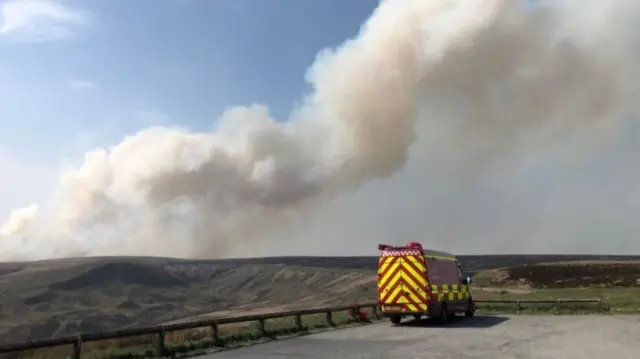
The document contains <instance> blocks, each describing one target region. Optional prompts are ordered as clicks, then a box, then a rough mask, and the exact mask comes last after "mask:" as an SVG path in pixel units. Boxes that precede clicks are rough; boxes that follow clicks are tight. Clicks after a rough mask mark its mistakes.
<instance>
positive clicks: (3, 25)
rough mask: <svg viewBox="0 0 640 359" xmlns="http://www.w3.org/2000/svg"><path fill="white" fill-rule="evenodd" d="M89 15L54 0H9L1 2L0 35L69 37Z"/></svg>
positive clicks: (18, 38) (48, 38)
mask: <svg viewBox="0 0 640 359" xmlns="http://www.w3.org/2000/svg"><path fill="white" fill-rule="evenodd" d="M87 23H88V15H87V14H86V13H85V12H83V11H80V10H77V9H72V8H70V7H68V6H65V5H63V4H62V3H60V2H58V1H54V0H9V1H5V2H3V3H2V4H0V37H4V38H6V39H8V40H10V41H15V42H51V41H60V40H66V39H69V38H71V37H72V36H73V35H74V34H75V33H76V30H77V29H78V28H79V27H82V26H85V25H87Z"/></svg>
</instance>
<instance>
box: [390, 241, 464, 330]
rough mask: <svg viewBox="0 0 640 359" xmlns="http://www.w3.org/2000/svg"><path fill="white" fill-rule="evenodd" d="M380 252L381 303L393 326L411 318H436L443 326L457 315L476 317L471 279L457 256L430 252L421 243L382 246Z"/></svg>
mask: <svg viewBox="0 0 640 359" xmlns="http://www.w3.org/2000/svg"><path fill="white" fill-rule="evenodd" d="M378 250H379V251H380V257H379V261H378V279H377V284H378V303H379V305H380V307H381V313H382V315H383V316H384V317H387V318H390V319H391V323H393V324H394V325H396V324H399V323H400V322H401V321H402V318H404V317H408V316H411V317H414V318H416V319H420V318H422V317H423V316H428V317H434V318H437V319H438V320H439V321H440V322H441V323H442V324H444V323H446V322H448V320H449V318H450V316H451V315H455V314H456V313H464V315H465V316H466V317H468V318H471V317H473V316H474V313H475V310H476V306H475V301H474V299H473V297H472V295H471V292H470V290H469V285H470V284H471V277H468V276H464V277H463V274H462V268H461V266H460V263H459V261H458V259H457V258H456V257H455V256H454V255H453V254H451V253H447V252H441V251H435V250H427V249H424V248H423V247H422V245H421V244H420V243H417V242H410V243H407V245H406V246H390V245H386V244H380V245H378Z"/></svg>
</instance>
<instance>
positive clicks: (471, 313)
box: [464, 300, 476, 318]
mask: <svg viewBox="0 0 640 359" xmlns="http://www.w3.org/2000/svg"><path fill="white" fill-rule="evenodd" d="M475 313H476V308H475V305H473V300H469V305H468V306H467V311H466V312H464V316H465V317H467V318H473V316H474V315H475Z"/></svg>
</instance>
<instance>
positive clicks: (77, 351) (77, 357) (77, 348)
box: [73, 333, 82, 359]
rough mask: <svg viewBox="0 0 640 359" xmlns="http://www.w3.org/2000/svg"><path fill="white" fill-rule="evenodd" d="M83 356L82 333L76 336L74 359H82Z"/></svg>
mask: <svg viewBox="0 0 640 359" xmlns="http://www.w3.org/2000/svg"><path fill="white" fill-rule="evenodd" d="M81 354H82V337H81V336H80V333H78V335H77V336H76V341H75V342H74V343H73V359H80V355H81Z"/></svg>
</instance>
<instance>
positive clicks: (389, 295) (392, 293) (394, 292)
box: [383, 286, 402, 303]
mask: <svg viewBox="0 0 640 359" xmlns="http://www.w3.org/2000/svg"><path fill="white" fill-rule="evenodd" d="M400 291H402V287H400V286H396V287H395V288H393V290H391V291H390V292H387V295H385V296H384V299H383V303H384V302H386V301H387V300H391V299H393V298H395V297H396V296H397V295H398V293H400Z"/></svg>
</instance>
